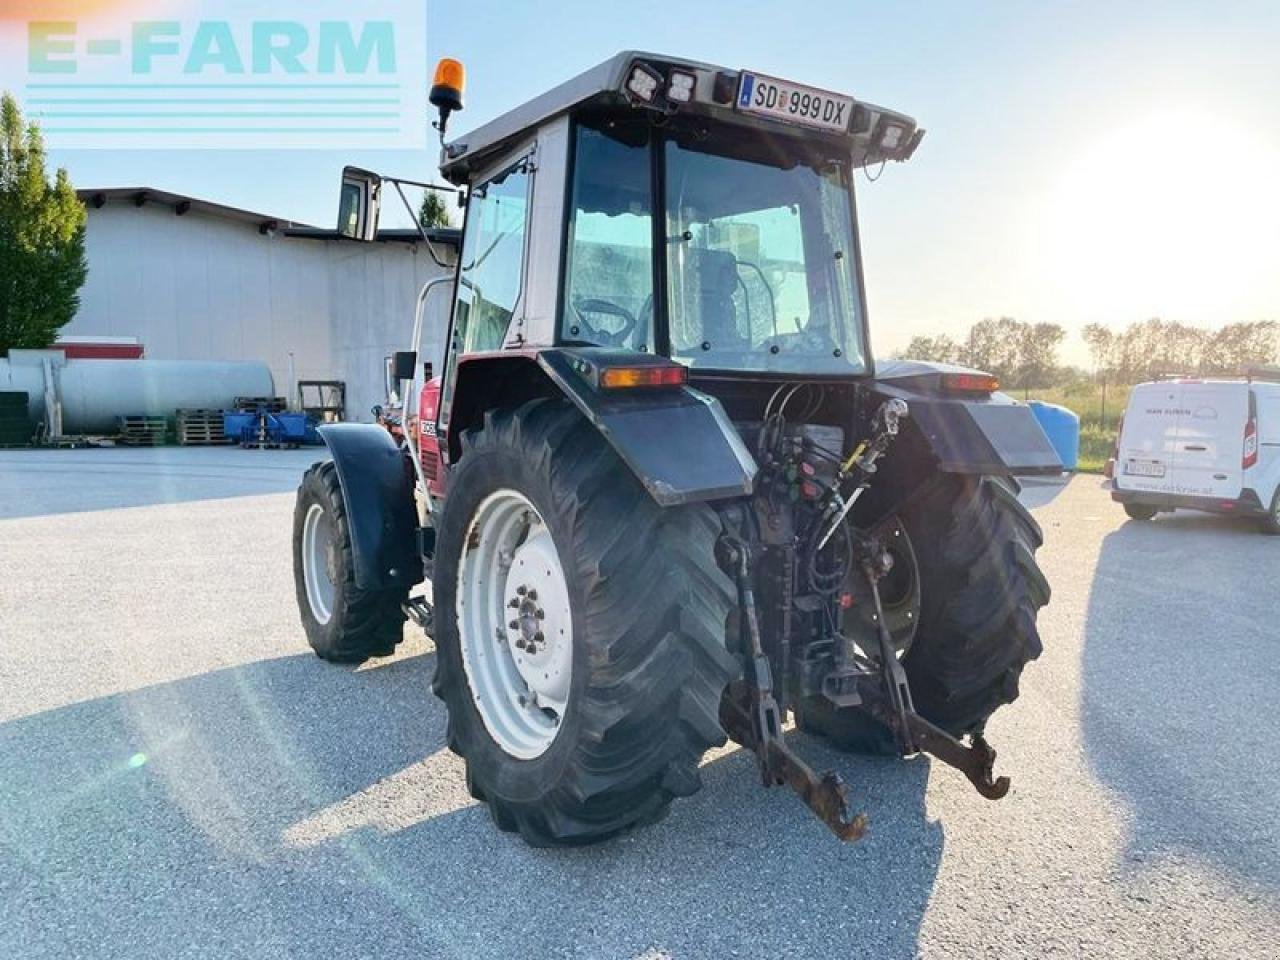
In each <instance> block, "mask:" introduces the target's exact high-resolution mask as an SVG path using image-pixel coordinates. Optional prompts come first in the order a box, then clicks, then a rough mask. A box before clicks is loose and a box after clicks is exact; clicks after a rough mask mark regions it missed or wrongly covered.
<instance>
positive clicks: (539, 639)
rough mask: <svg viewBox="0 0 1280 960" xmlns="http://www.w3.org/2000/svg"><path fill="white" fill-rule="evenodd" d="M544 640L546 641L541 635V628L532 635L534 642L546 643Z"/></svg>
mask: <svg viewBox="0 0 1280 960" xmlns="http://www.w3.org/2000/svg"><path fill="white" fill-rule="evenodd" d="M546 641H547V638H546V637H544V636H543V635H542V631H541V630H539V631H538V632H537V633H535V634H534V635H533V642H534V643H546Z"/></svg>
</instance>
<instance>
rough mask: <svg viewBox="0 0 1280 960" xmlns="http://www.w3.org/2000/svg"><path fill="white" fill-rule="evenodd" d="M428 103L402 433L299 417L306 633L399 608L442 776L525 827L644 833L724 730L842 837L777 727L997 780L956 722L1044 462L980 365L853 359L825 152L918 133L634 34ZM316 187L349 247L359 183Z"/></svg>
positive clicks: (853, 295) (848, 252)
mask: <svg viewBox="0 0 1280 960" xmlns="http://www.w3.org/2000/svg"><path fill="white" fill-rule="evenodd" d="M431 99H432V103H433V104H435V105H436V106H437V107H438V108H439V111H440V120H439V122H438V123H437V124H436V126H437V128H438V129H439V130H440V137H441V143H442V161H441V166H440V171H441V174H442V175H443V177H444V178H445V179H446V180H447V181H448V182H449V183H450V184H452V185H453V188H461V189H462V190H463V191H465V193H464V197H465V207H466V216H465V224H464V227H463V231H462V238H461V244H460V250H459V252H458V256H457V264H456V267H454V268H453V270H452V271H451V272H450V274H449V275H448V277H447V279H444V280H443V281H441V280H437V281H434V286H433V285H428V287H427V288H424V290H423V291H422V296H421V298H420V302H419V310H418V319H417V322H416V323H415V325H414V331H413V337H412V342H411V343H410V344H409V347H408V350H407V351H405V352H404V353H403V354H400V355H398V356H397V358H396V361H397V362H396V367H397V370H396V374H397V378H403V379H404V381H405V382H404V383H402V384H401V385H400V386H401V388H402V389H403V394H402V395H403V396H404V397H405V398H406V402H405V410H407V411H409V412H410V415H408V416H406V417H405V419H406V421H407V422H406V429H404V430H398V429H397V430H388V429H385V428H384V427H383V426H379V425H373V424H340V425H333V426H327V427H323V428H321V433H322V435H323V437H324V441H325V443H326V444H327V445H328V448H329V452H330V454H331V456H332V459H331V460H329V461H327V462H324V463H320V464H317V465H316V466H314V467H312V468H311V470H309V471H308V472H307V474H306V476H305V478H304V480H303V483H302V486H301V489H300V490H299V494H298V502H297V510H296V516H295V546H294V560H295V570H296V580H297V594H298V602H299V606H300V608H301V614H302V620H303V624H304V626H305V628H306V633H307V636H308V638H309V640H310V642H311V645H312V646H313V647H314V649H315V651H316V652H317V653H318V654H319V655H320V656H321V657H323V658H325V659H327V660H331V661H336V662H348V663H351V662H359V661H362V660H364V659H366V658H369V657H378V656H386V655H389V654H391V653H393V652H394V650H395V648H396V645H397V643H399V642H400V641H401V639H402V637H403V633H404V625H405V622H406V619H409V620H412V621H413V622H414V623H415V624H417V625H418V626H419V627H421V628H423V629H424V630H426V632H427V633H428V635H429V636H430V637H431V638H432V640H433V641H434V645H435V651H436V654H435V676H434V681H433V686H434V691H435V693H436V695H437V696H439V697H440V698H441V699H442V700H443V701H444V703H445V705H446V706H447V709H448V744H449V746H450V748H451V749H453V750H454V751H455V752H457V753H458V754H460V755H461V756H462V757H463V758H464V759H465V761H466V769H467V783H468V786H469V788H470V791H471V793H472V794H473V795H474V796H475V797H476V798H477V799H478V800H481V801H483V802H484V803H486V804H487V805H488V808H489V811H490V813H491V814H492V816H493V819H494V821H495V822H496V823H497V824H498V826H499V827H501V828H502V829H504V830H512V831H518V832H519V833H520V834H521V835H522V836H523V837H524V838H525V839H526V840H527V841H529V842H530V843H533V844H539V845H547V844H572V843H583V842H590V841H593V840H599V839H601V838H604V837H608V836H611V835H614V834H617V833H618V832H620V831H623V830H626V829H628V828H630V827H633V826H635V825H637V824H644V823H649V822H652V821H654V820H656V819H658V818H659V817H661V816H662V815H663V814H664V813H665V812H666V810H667V808H668V806H669V804H670V803H671V801H672V799H673V798H675V797H683V796H688V795H689V794H691V793H693V792H694V791H696V790H697V789H698V788H699V786H700V780H699V763H700V760H701V758H702V756H703V754H704V752H705V751H707V750H708V749H709V748H711V747H715V746H717V745H721V744H723V743H724V742H725V740H726V737H729V738H732V739H733V740H735V741H737V742H738V743H740V744H742V745H743V746H744V747H746V748H747V749H749V750H751V751H753V752H754V754H755V755H756V757H757V759H758V762H759V767H760V771H761V775H762V777H763V780H764V782H765V783H766V784H783V783H785V784H789V785H790V786H792V787H793V788H794V789H795V790H796V791H797V792H798V793H799V794H800V796H801V797H802V798H803V799H804V800H805V802H806V803H807V804H808V805H809V806H810V807H811V808H812V809H813V811H814V812H815V813H816V814H817V815H818V816H819V817H820V818H821V819H822V820H823V821H824V822H825V823H826V824H827V825H828V826H829V827H830V828H831V829H832V830H833V831H834V832H835V833H836V834H837V835H838V836H840V837H842V838H844V839H852V838H855V837H857V836H858V835H860V834H861V833H862V831H863V830H864V828H865V825H866V820H865V817H864V816H862V815H861V814H855V813H854V812H852V811H851V809H850V806H849V800H848V796H847V788H846V787H845V786H844V785H843V784H842V783H841V782H840V780H839V778H838V777H836V776H835V775H833V774H825V775H817V774H815V773H814V772H813V771H812V770H811V769H810V768H809V767H808V766H807V765H806V764H805V763H804V762H803V760H802V759H801V758H800V757H799V756H797V754H796V753H795V751H794V749H793V745H792V742H791V741H790V740H788V738H787V736H786V735H785V731H784V726H785V723H786V721H787V717H788V714H790V715H791V717H793V718H794V720H795V724H796V725H797V726H798V727H799V728H800V729H801V730H803V731H807V732H809V733H811V734H814V735H817V736H820V737H824V738H827V740H829V741H830V743H831V744H833V745H834V746H836V747H838V748H842V749H847V750H856V751H871V752H877V753H893V754H901V755H908V754H912V753H917V752H926V753H929V754H931V755H933V756H934V757H936V758H938V759H940V760H941V761H943V762H944V763H946V764H949V765H951V766H953V767H955V768H957V769H959V770H960V771H961V772H962V773H963V774H964V775H965V776H967V777H968V779H969V780H970V781H972V783H973V785H974V786H975V787H976V788H977V790H978V792H979V793H980V794H982V795H983V796H985V797H989V798H998V797H1001V796H1003V795H1004V793H1005V792H1006V791H1007V789H1008V780H1007V778H1004V777H999V778H997V777H995V776H994V774H993V769H992V767H993V762H994V759H995V753H994V751H993V750H992V749H991V747H990V746H989V745H988V744H987V742H986V740H985V739H984V737H983V731H984V727H985V725H986V723H987V720H988V718H989V717H990V716H991V714H992V712H993V711H995V710H996V709H997V708H998V707H1000V706H1001V705H1002V704H1006V703H1009V702H1010V701H1012V700H1013V699H1014V698H1015V697H1016V696H1017V695H1018V682H1019V677H1020V675H1021V674H1022V670H1023V667H1024V666H1025V665H1026V664H1027V662H1028V661H1030V660H1033V659H1034V658H1035V657H1036V656H1037V655H1039V653H1040V637H1039V634H1038V633H1037V629H1036V616H1037V612H1038V610H1039V608H1040V607H1042V606H1043V605H1044V604H1045V603H1046V602H1048V600H1049V585H1048V583H1047V582H1046V580H1045V577H1044V576H1043V574H1042V573H1041V571H1040V569H1039V568H1038V567H1037V564H1036V560H1035V552H1036V549H1037V548H1038V547H1039V546H1040V544H1041V531H1040V529H1039V527H1038V526H1037V524H1036V521H1035V520H1034V519H1033V518H1032V517H1031V515H1030V514H1029V513H1028V512H1027V510H1026V509H1025V508H1024V507H1023V506H1022V505H1021V504H1020V503H1019V500H1018V489H1019V488H1018V482H1017V480H1015V476H1016V475H1019V474H1037V473H1057V472H1059V471H1060V470H1061V463H1060V461H1059V460H1058V457H1057V455H1056V454H1055V453H1054V451H1053V448H1052V447H1051V446H1050V444H1049V442H1048V440H1047V438H1046V437H1045V435H1044V433H1043V432H1042V431H1041V429H1040V427H1039V426H1038V425H1037V424H1036V421H1035V419H1034V417H1033V416H1032V414H1031V412H1030V411H1029V410H1028V408H1027V407H1025V406H1022V405H1020V404H1017V403H1015V402H1013V401H1012V400H1010V399H1009V398H1007V397H1005V396H1004V395H1002V394H1000V393H998V390H997V388H998V384H997V383H996V382H995V381H994V379H993V378H992V377H990V376H988V375H985V374H982V373H978V372H975V371H971V370H966V369H961V368H955V367H946V366H937V365H928V364H922V363H913V362H880V363H877V362H875V361H874V360H873V358H872V355H871V349H870V338H869V336H868V323H867V308H866V297H865V285H864V282H863V275H862V258H861V255H860V250H859V237H858V230H857V220H856V215H855V196H854V179H855V174H856V173H857V172H858V170H859V169H860V168H866V167H875V168H879V167H881V166H882V165H883V164H886V163H889V162H898V161H903V160H906V159H907V158H909V157H910V156H911V154H912V153H913V152H914V151H915V150H916V148H917V146H918V145H919V143H920V141H921V138H922V136H923V134H924V131H923V130H922V129H920V128H919V127H918V126H917V125H916V123H915V122H914V121H913V120H912V119H911V118H909V117H907V116H904V115H903V114H900V113H896V112H894V111H892V110H886V109H883V108H880V107H876V106H873V105H871V104H868V103H863V102H861V101H858V100H856V99H854V98H852V97H848V96H843V95H841V94H837V93H831V92H828V91H824V90H818V89H814V88H811V87H807V86H803V85H800V84H796V83H792V82H790V81H785V80H781V79H777V78H774V77H770V76H767V75H764V74H760V73H756V72H752V71H745V70H744V71H739V70H727V69H724V68H721V67H716V66H712V65H710V64H705V63H697V62H691V61H688V60H682V59H678V58H673V57H668V56H658V55H652V54H646V53H636V52H626V53H622V54H619V55H618V56H616V57H613V58H612V59H610V60H608V61H606V62H605V63H602V64H601V65H599V66H598V67H596V68H594V69H592V70H589V71H587V72H586V73H584V74H582V75H580V76H578V77H576V78H574V79H572V80H570V81H568V82H567V83H565V84H563V85H561V86H559V87H556V88H555V89H553V90H551V91H549V92H547V93H545V94H543V95H541V96H539V97H537V98H536V99H534V100H531V101H529V102H528V103H526V104H524V105H523V106H520V107H518V108H516V109H515V110H512V111H511V112H509V113H507V114H504V115H502V116H500V117H498V118H497V119H496V120H494V121H492V122H491V123H488V124H486V125H485V126H483V127H481V128H480V129H478V130H476V131H475V132H473V133H472V134H470V135H469V136H464V137H461V138H459V139H455V140H452V141H447V140H446V133H445V128H446V126H447V123H448V119H449V116H450V114H451V113H452V112H454V111H456V110H458V109H460V108H461V106H462V91H461V67H460V65H458V64H457V63H456V62H455V61H444V62H442V65H441V69H440V71H438V73H437V82H436V85H435V86H434V87H433V89H432V97H431ZM344 176H345V180H344V193H343V206H342V220H341V225H342V228H343V230H344V231H345V232H346V233H347V234H348V235H350V236H353V237H356V238H361V239H371V238H373V237H374V236H376V230H377V226H376V225H377V214H378V205H379V196H380V192H381V189H382V187H383V184H384V181H383V180H381V179H380V178H378V177H376V176H375V175H372V174H369V173H366V172H363V171H357V170H348V171H347V173H346V174H345V175H344ZM392 182H393V183H395V185H396V186H397V187H399V184H400V183H402V182H403V181H392ZM402 193H403V192H402ZM433 290H439V291H440V292H441V294H446V293H447V295H448V296H449V297H451V299H452V307H451V311H450V320H449V327H448V332H447V336H446V337H445V350H444V358H443V363H442V365H441V369H440V374H441V375H440V377H439V378H438V379H434V378H433V377H432V371H431V369H430V366H431V365H430V364H428V363H427V362H426V360H427V358H426V357H424V356H423V355H422V353H421V351H422V340H423V327H424V320H423V317H424V315H425V310H424V304H425V301H426V300H427V299H428V298H429V297H430V295H431V293H432V292H433Z"/></svg>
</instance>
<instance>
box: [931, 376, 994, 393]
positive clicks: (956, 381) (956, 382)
mask: <svg viewBox="0 0 1280 960" xmlns="http://www.w3.org/2000/svg"><path fill="white" fill-rule="evenodd" d="M942 389H943V390H950V391H952V392H953V393H995V392H996V391H997V390H999V389H1000V381H999V380H998V379H997V378H996V377H993V376H992V375H991V374H989V373H944V374H943V375H942Z"/></svg>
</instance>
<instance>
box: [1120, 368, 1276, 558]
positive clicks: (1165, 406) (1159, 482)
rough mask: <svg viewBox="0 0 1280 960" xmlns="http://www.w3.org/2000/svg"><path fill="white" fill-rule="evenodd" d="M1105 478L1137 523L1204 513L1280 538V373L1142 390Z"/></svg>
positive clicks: (1132, 400)
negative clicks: (1249, 521)
mask: <svg viewBox="0 0 1280 960" xmlns="http://www.w3.org/2000/svg"><path fill="white" fill-rule="evenodd" d="M1108 474H1109V475H1110V476H1111V478H1112V491H1111V498H1112V499H1113V500H1115V501H1116V502H1117V503H1121V504H1123V505H1124V509H1125V512H1126V513H1128V514H1129V516H1130V517H1132V518H1133V519H1135V520H1150V519H1152V518H1153V517H1155V515H1156V514H1157V513H1161V512H1167V511H1171V510H1174V509H1178V508H1185V509H1190V510H1207V511H1209V512H1211V513H1229V514H1239V515H1241V516H1255V517H1258V518H1259V519H1260V520H1261V521H1262V524H1263V528H1264V529H1265V530H1267V531H1268V532H1269V533H1276V534H1280V371H1276V373H1275V374H1272V372H1271V371H1270V370H1268V371H1267V372H1266V374H1265V379H1263V374H1255V375H1254V376H1252V377H1250V378H1242V379H1238V380H1193V379H1177V380H1161V381H1158V382H1156V383H1142V384H1139V385H1138V386H1136V387H1134V388H1133V393H1132V395H1131V396H1130V398H1129V407H1128V409H1127V410H1126V411H1125V415H1124V419H1123V420H1121V421H1120V435H1119V436H1118V437H1117V438H1116V449H1115V458H1114V460H1113V462H1112V463H1111V464H1108Z"/></svg>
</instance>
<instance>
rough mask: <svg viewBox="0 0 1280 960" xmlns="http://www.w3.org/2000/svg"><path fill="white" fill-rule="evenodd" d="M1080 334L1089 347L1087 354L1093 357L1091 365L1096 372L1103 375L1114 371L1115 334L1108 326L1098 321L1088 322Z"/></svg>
mask: <svg viewBox="0 0 1280 960" xmlns="http://www.w3.org/2000/svg"><path fill="white" fill-rule="evenodd" d="M1080 336H1081V337H1083V338H1084V342H1085V346H1087V347H1088V348H1089V356H1090V357H1092V358H1093V365H1094V366H1095V367H1096V368H1097V370H1098V373H1099V374H1100V375H1102V376H1103V377H1105V376H1107V375H1108V374H1110V373H1112V372H1114V367H1115V363H1116V335H1115V334H1114V333H1112V332H1111V330H1110V328H1108V327H1104V326H1103V325H1102V324H1100V323H1088V324H1085V327H1084V329H1083V330H1082V331H1080Z"/></svg>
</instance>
